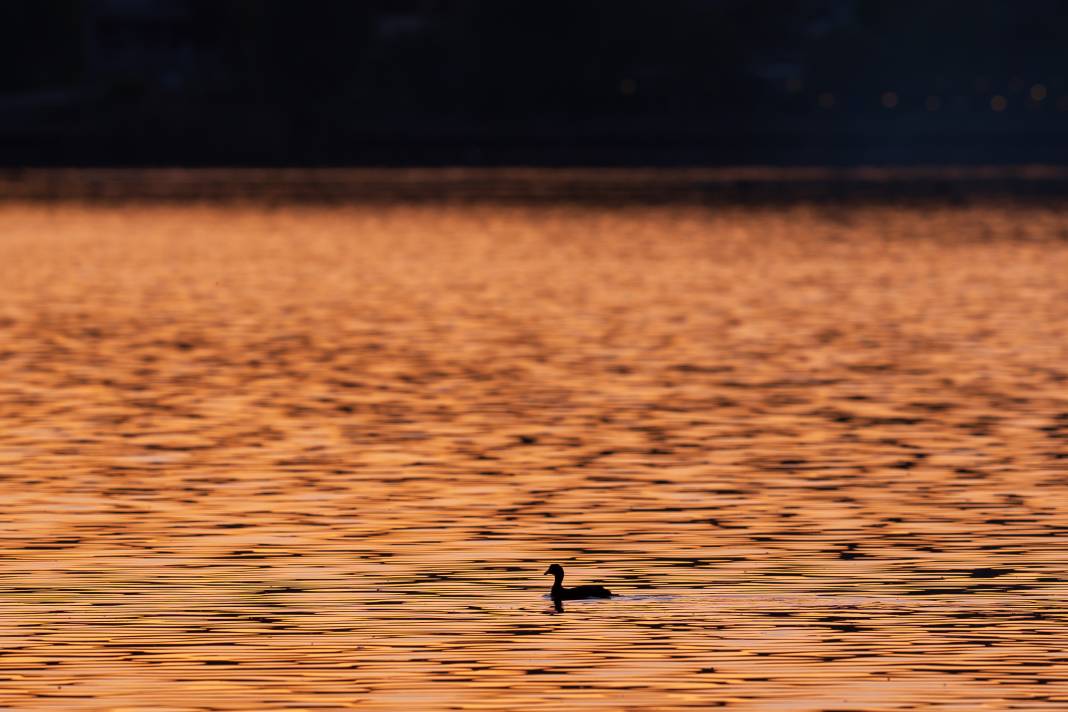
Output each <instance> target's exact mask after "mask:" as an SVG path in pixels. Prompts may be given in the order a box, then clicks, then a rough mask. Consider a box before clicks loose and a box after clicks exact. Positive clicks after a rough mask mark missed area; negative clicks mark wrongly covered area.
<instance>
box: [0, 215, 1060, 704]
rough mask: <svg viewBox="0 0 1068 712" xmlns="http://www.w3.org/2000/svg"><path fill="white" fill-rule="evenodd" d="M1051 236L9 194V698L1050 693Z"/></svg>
mask: <svg viewBox="0 0 1068 712" xmlns="http://www.w3.org/2000/svg"><path fill="white" fill-rule="evenodd" d="M1066 230H1068V225H1066V224H1065V219H1064V218H1063V216H1061V215H1060V214H1058V213H1057V212H1056V211H1055V210H1050V211H1048V212H1042V211H1037V210H1035V209H1033V208H1029V209H1028V211H1027V212H1026V214H1021V212H1020V211H1019V210H1018V209H1013V208H1011V207H1004V206H1001V207H999V206H986V207H952V208H950V207H946V208H933V207H927V208H924V209H904V208H890V207H885V206H884V207H863V206H857V207H852V208H846V207H841V208H835V209H829V208H821V209H816V208H806V207H803V206H797V207H791V208H786V207H782V208H775V209H771V208H766V209H761V208H750V209H729V208H722V207H721V208H717V209H715V210H706V209H701V208H698V207H685V206H672V207H661V208H655V207H646V208H631V209H626V208H619V209H613V210H609V209H606V208H594V207H578V206H572V207H563V206H557V207H552V206H542V207H536V208H535V207H522V206H491V205H468V206H463V207H461V206H452V207H450V206H423V207H411V206H410V207H404V206H391V207H382V206H379V207H349V208H345V207H337V208H321V207H320V208H312V207H295V206H293V207H285V208H277V207H276V208H270V209H268V208H257V207H254V206H244V207H241V206H231V207H223V206H215V207H208V206H185V207H177V206H171V207H151V206H141V207H121V208H120V207H111V208H105V207H87V206H81V207H79V206H75V205H70V204H67V205H57V206H49V205H37V206H19V205H10V204H9V205H5V206H3V207H0V333H2V342H0V425H2V426H3V427H2V428H0V476H2V477H3V480H4V488H5V489H4V491H5V496H4V505H5V506H4V510H3V516H2V517H0V538H2V541H3V544H4V548H3V553H2V555H0V590H2V594H3V595H2V598H0V678H2V682H3V684H2V685H0V705H3V706H7V707H13V708H20V709H29V708H55V709H123V708H139V707H140V708H144V707H151V708H152V709H178V710H193V709H197V710H199V709H271V708H277V709H295V708H301V707H303V708H312V707H325V708H345V707H357V708H360V709H395V708H406V709H449V708H460V707H465V708H477V707H483V708H489V709H546V710H549V709H552V710H559V709H580V708H599V709H617V708H632V709H637V708H650V709H674V708H678V709H681V708H695V709H707V708H710V707H727V708H731V709H752V710H767V709H779V710H809V709H811V710H820V709H836V710H845V709H857V708H861V709H871V710H894V709H906V708H909V707H910V706H911V707H913V708H923V709H932V708H937V709H960V710H974V709H977V708H980V707H982V706H983V705H988V706H992V707H996V708H1005V709H1009V708H1013V709H1028V708H1035V707H1047V708H1048V707H1049V706H1051V705H1052V706H1064V705H1065V704H1066V703H1068V677H1065V675H1064V674H1063V673H1064V670H1065V664H1066V663H1068V654H1065V653H1064V652H1063V648H1064V645H1063V643H1064V631H1065V622H1066V620H1068V607H1066V605H1065V603H1064V600H1065V598H1064V597H1065V593H1066V592H1068V586H1066V583H1065V579H1064V570H1065V568H1066V565H1068V554H1066V553H1065V550H1064V547H1063V543H1062V541H1061V539H1062V537H1063V536H1064V534H1065V532H1068V517H1066V515H1068V500H1066V499H1065V498H1064V497H1063V496H1062V492H1063V485H1064V482H1065V476H1066V471H1068V470H1066V468H1068V465H1066V463H1068V459H1066V453H1065V438H1068V392H1066V386H1065V384H1066V383H1068V369H1066V368H1065V366H1064V364H1065V363H1068V348H1066V346H1068V341H1066V337H1065V334H1068V328H1066V327H1068V312H1066V310H1065V309H1064V304H1065V303H1068V282H1066V280H1065V278H1064V275H1065V274H1068V242H1065V241H1064V239H1063V237H1061V236H1062V235H1064V234H1065V231H1066ZM555 561H559V562H561V563H562V564H564V565H565V567H566V568H567V571H568V579H567V582H568V584H569V585H570V584H580V583H599V584H603V585H605V586H608V587H609V588H610V589H612V590H613V591H614V592H615V593H617V594H619V595H618V596H617V597H616V598H613V599H610V600H598V601H576V602H567V603H566V604H565V610H564V612H563V613H562V614H557V613H556V612H555V611H554V610H553V606H552V603H551V601H549V600H547V597H546V595H545V594H546V592H547V590H548V588H549V585H550V583H551V579H549V578H548V577H546V576H543V575H542V571H544V569H545V566H546V564H547V563H551V562H555Z"/></svg>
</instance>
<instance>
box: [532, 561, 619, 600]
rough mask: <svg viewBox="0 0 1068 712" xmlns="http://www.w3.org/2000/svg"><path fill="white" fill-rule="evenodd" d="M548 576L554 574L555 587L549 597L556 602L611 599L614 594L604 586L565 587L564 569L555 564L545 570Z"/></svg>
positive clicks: (550, 591)
mask: <svg viewBox="0 0 1068 712" xmlns="http://www.w3.org/2000/svg"><path fill="white" fill-rule="evenodd" d="M545 573H546V574H552V575H553V578H554V581H553V587H552V589H550V590H549V595H550V596H551V597H552V599H553V600H554V601H577V600H579V599H583V598H611V597H612V592H611V591H609V590H608V589H607V588H605V587H604V586H572V587H571V588H567V587H566V586H564V567H562V566H560V564H553V565H552V566H550V567H549V568H548V569H546V570H545Z"/></svg>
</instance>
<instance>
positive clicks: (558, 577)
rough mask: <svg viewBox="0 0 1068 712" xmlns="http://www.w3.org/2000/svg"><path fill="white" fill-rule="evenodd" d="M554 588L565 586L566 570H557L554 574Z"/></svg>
mask: <svg viewBox="0 0 1068 712" xmlns="http://www.w3.org/2000/svg"><path fill="white" fill-rule="evenodd" d="M553 579H555V580H554V581H553V589H559V588H563V587H564V572H563V571H557V572H556V573H554V574H553Z"/></svg>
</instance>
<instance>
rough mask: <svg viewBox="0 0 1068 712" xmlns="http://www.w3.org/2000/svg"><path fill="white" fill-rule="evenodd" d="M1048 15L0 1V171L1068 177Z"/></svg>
mask: <svg viewBox="0 0 1068 712" xmlns="http://www.w3.org/2000/svg"><path fill="white" fill-rule="evenodd" d="M1065 18H1068V2H1061V1H1058V0H1025V1H1019V2H1012V1H1011V0H1001V1H997V0H967V1H961V0H645V1H637V0H359V1H357V0H33V1H32V2H30V1H18V2H6V3H2V4H0V57H2V61H0V163H2V164H4V165H8V166H25V165H43V166H48V165H142V166H152V165H186V166H198V165H250V166H273V165H281V166H332V165H451V164H459V165H500V164H520V165H653V166H656V165H739V164H771V165H798V164H802V165H803V164H819V165H857V164H876V165H879V164H882V165H899V164H904V165H909V164H930V163H933V164H943V163H956V164H988V163H993V164H999V163H1000V164H1007V163H1047V164H1065V163H1068V23H1066V21H1065Z"/></svg>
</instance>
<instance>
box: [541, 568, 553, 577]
mask: <svg viewBox="0 0 1068 712" xmlns="http://www.w3.org/2000/svg"><path fill="white" fill-rule="evenodd" d="M552 572H553V570H552V568H551V567H550V568H548V569H545V574H551V573H552ZM545 574H542V576H544V575H545Z"/></svg>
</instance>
